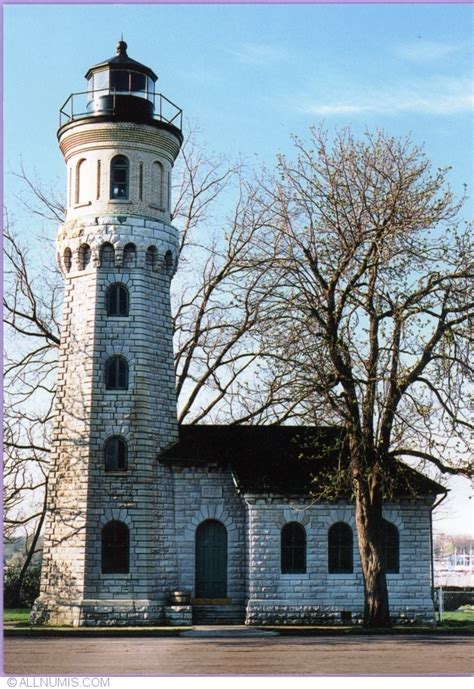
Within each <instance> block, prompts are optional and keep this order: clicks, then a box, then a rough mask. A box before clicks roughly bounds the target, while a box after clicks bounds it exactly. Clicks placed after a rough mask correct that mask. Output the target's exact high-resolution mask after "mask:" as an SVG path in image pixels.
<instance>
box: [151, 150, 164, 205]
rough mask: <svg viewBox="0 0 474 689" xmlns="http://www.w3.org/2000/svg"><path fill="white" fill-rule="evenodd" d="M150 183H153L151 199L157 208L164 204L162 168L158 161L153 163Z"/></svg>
mask: <svg viewBox="0 0 474 689" xmlns="http://www.w3.org/2000/svg"><path fill="white" fill-rule="evenodd" d="M151 178H152V185H153V200H154V203H156V205H157V206H159V208H163V206H164V198H163V181H164V179H163V178H164V168H163V165H162V164H161V163H160V162H159V161H155V162H154V163H153V168H152V175H151Z"/></svg>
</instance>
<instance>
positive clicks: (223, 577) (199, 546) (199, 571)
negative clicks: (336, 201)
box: [195, 519, 227, 598]
mask: <svg viewBox="0 0 474 689" xmlns="http://www.w3.org/2000/svg"><path fill="white" fill-rule="evenodd" d="M195 595H196V598H225V597H226V596H227V531H226V528H225V526H224V524H222V523H221V522H219V521H217V520H216V519H207V520H206V521H205V522H202V524H199V526H198V528H197V530H196V594H195Z"/></svg>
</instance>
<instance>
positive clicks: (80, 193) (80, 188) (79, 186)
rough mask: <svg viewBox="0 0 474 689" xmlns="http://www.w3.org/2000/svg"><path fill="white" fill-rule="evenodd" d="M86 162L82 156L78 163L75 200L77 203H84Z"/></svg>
mask: <svg viewBox="0 0 474 689" xmlns="http://www.w3.org/2000/svg"><path fill="white" fill-rule="evenodd" d="M85 163H86V160H85V158H81V160H80V161H79V162H78V163H77V165H76V195H75V201H74V202H75V203H76V205H77V204H79V203H82V202H83V201H84V200H85V199H84V193H85V189H84V186H85V179H84V178H85V174H84V170H85Z"/></svg>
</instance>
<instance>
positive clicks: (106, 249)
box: [100, 242, 115, 268]
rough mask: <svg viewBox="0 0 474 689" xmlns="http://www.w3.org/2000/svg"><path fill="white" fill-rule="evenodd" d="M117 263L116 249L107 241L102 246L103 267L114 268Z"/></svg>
mask: <svg viewBox="0 0 474 689" xmlns="http://www.w3.org/2000/svg"><path fill="white" fill-rule="evenodd" d="M114 264H115V249H114V246H113V244H111V243H110V242H105V243H104V244H102V246H101V247H100V265H101V268H112V267H113V266H114Z"/></svg>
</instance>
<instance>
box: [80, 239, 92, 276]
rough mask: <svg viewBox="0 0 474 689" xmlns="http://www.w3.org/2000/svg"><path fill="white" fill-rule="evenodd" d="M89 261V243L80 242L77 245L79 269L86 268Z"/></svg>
mask: <svg viewBox="0 0 474 689" xmlns="http://www.w3.org/2000/svg"><path fill="white" fill-rule="evenodd" d="M90 262H91V248H90V246H89V244H82V245H81V246H80V247H79V270H84V269H85V268H87V266H88V265H89V263H90Z"/></svg>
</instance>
